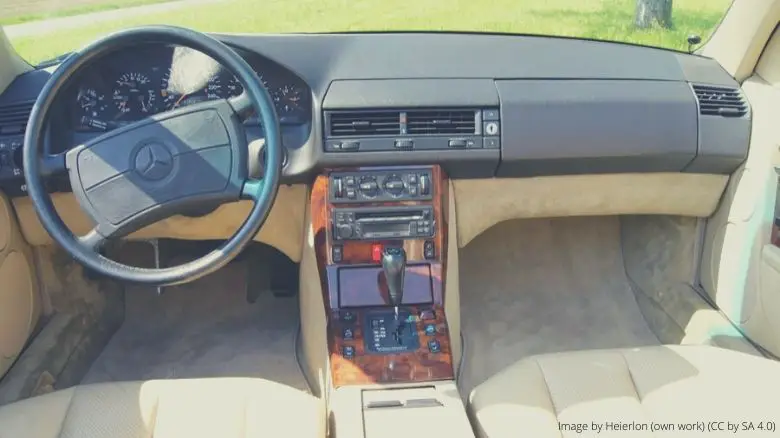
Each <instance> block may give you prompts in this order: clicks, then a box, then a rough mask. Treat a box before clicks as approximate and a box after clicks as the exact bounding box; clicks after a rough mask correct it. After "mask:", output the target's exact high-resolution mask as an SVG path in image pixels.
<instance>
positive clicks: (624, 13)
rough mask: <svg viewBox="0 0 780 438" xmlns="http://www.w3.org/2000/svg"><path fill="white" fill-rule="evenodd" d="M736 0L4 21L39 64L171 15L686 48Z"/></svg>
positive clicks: (35, 16)
mask: <svg viewBox="0 0 780 438" xmlns="http://www.w3.org/2000/svg"><path fill="white" fill-rule="evenodd" d="M730 4H731V0H413V1H409V0H176V1H165V0H46V1H32V0H27V1H24V0H5V1H0V24H2V25H3V26H4V28H5V32H6V34H7V36H8V38H9V39H10V41H11V43H12V45H13V46H14V47H15V48H16V50H17V51H18V52H19V54H20V55H21V56H22V57H23V58H25V59H26V60H28V61H29V62H30V63H32V64H36V63H39V62H41V61H43V60H47V59H51V58H55V57H57V56H60V55H62V54H64V53H67V52H70V51H73V50H76V49H78V48H79V47H81V46H83V45H85V44H86V43H88V42H90V41H92V40H94V39H96V38H98V37H100V36H103V35H106V34H107V33H110V32H112V31H115V30H118V29H123V28H127V27H131V26H137V25H144V24H173V25H179V26H185V27H189V28H193V29H196V30H200V31H205V32H223V33H297V32H352V31H401V30H403V31H412V30H413V31H477V32H504V33H519V34H520V33H522V34H539V35H553V36H568V37H577V38H588V39H597V40H608V41H619V42H628V43H635V44H642V45H648V46H655V47H662V48H667V49H672V50H680V51H687V50H689V49H690V45H689V43H688V41H687V39H688V36H689V35H698V36H700V37H701V40H702V41H706V39H707V38H708V37H709V35H710V34H711V33H712V31H713V30H714V29H715V27H716V26H717V25H718V23H719V22H720V20H721V18H722V17H723V15H724V14H725V13H726V10H727V9H728V7H729V5H730Z"/></svg>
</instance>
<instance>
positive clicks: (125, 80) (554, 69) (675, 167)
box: [0, 32, 752, 196]
mask: <svg viewBox="0 0 780 438" xmlns="http://www.w3.org/2000/svg"><path fill="white" fill-rule="evenodd" d="M214 36H215V37H216V38H218V39H220V40H221V41H222V42H224V43H226V44H228V45H230V46H231V47H233V48H234V49H235V50H237V52H238V53H239V54H240V55H241V56H242V57H244V59H246V60H247V62H248V63H249V64H250V65H251V66H252V67H253V68H254V69H255V71H256V72H257V74H258V80H261V81H262V82H263V83H264V84H265V85H266V87H267V88H268V90H269V92H270V94H271V97H272V98H273V100H274V102H275V105H276V110H277V113H278V115H279V117H280V121H281V124H282V143H283V145H284V148H285V151H284V152H285V166H284V169H283V176H282V182H284V183H287V184H294V183H310V182H311V181H313V179H314V177H315V176H316V175H317V174H318V173H319V172H321V171H322V170H323V169H332V168H343V167H359V166H388V165H412V164H425V165H431V164H438V165H441V166H442V168H443V170H445V171H446V172H447V174H448V175H450V177H452V178H454V179H463V178H493V177H513V178H517V177H528V176H553V175H576V174H594V173H602V174H604V173H608V174H619V173H636V172H639V173H645V172H682V173H703V174H706V173H709V174H720V175H727V174H730V173H731V172H733V171H734V170H735V169H737V168H738V167H739V165H740V164H741V163H742V162H743V161H744V159H745V157H746V156H747V149H748V143H749V139H750V131H751V120H752V115H751V112H750V104H749V102H747V100H746V99H745V97H744V96H743V95H742V92H741V90H740V88H739V84H737V83H736V82H735V81H734V79H733V78H731V77H730V76H729V75H728V74H727V73H726V72H725V71H724V70H723V69H722V68H721V66H720V65H718V64H717V62H715V61H713V60H711V59H707V58H703V57H700V56H697V55H692V54H686V53H678V52H673V51H668V50H662V49H655V48H649V47H640V46H633V45H628V44H619V43H610V42H600V41H588V40H577V39H570V38H553V37H542V36H527V35H505V34H469V33H444V32H437V33H419V32H418V33H411V32H410V33H348V34H290V35H261V34H257V35H214ZM551 54H554V56H551ZM48 75H49V72H48V71H47V70H45V69H40V70H34V71H31V72H28V73H26V74H24V75H22V76H20V77H19V78H17V79H16V81H14V83H13V84H11V86H10V87H9V88H8V89H7V90H6V91H5V92H4V93H3V94H2V95H0V187H2V189H3V190H5V191H6V192H7V193H9V194H11V195H12V196H19V195H23V194H24V193H23V190H18V189H19V185H20V184H23V175H21V166H20V163H18V162H17V161H18V159H12V158H11V157H19V156H20V155H21V154H20V153H18V152H17V151H18V148H19V147H20V145H21V138H22V133H23V129H24V121H25V120H26V117H27V116H28V115H29V111H30V108H31V106H32V102H34V100H35V99H36V98H37V96H38V94H39V92H40V90H41V89H42V88H43V85H44V84H45V82H46V80H47V78H48ZM241 89H242V86H241V84H240V83H238V81H236V78H235V77H234V76H233V75H232V74H231V73H230V72H227V71H225V70H224V69H223V68H222V67H221V66H219V65H218V64H216V63H215V62H214V61H213V60H212V59H210V58H208V57H206V56H204V55H202V54H200V53H197V52H193V51H192V50H189V49H185V48H180V47H167V46H136V47H131V48H127V49H125V50H123V51H121V52H118V53H115V54H113V55H109V56H108V57H106V58H104V59H102V60H99V61H98V62H97V63H95V64H92V65H91V66H89V67H87V70H85V71H84V72H83V73H82V76H81V77H80V78H79V79H78V80H77V81H76V82H75V83H74V85H73V87H72V88H71V89H70V90H68V92H67V94H63V99H62V102H58V103H57V106H56V107H55V109H54V113H53V114H52V120H51V127H50V134H51V135H50V137H51V138H53V139H56V141H51V142H50V144H48V143H47V145H45V148H48V151H49V152H54V153H56V152H61V151H63V150H65V149H67V148H69V147H73V146H75V145H78V144H80V143H83V142H86V141H89V140H90V139H92V138H94V137H96V136H100V135H103V134H105V133H106V132H108V131H111V130H112V129H116V128H119V127H121V126H123V125H125V124H128V123H132V122H134V121H137V120H140V119H143V118H144V117H147V116H149V115H152V114H157V113H160V112H164V111H167V110H170V109H173V108H179V107H181V106H186V105H190V104H193V103H196V102H200V101H203V100H208V99H222V98H226V97H230V96H234V95H236V94H238V93H240V92H241ZM9 121H10V122H9ZM13 123H16V125H13ZM9 126H10V127H9ZM245 130H246V133H247V138H248V140H249V141H250V142H253V141H255V140H262V137H263V133H262V128H261V127H260V126H259V124H258V123H257V121H256V120H250V121H248V122H247V123H246V124H245ZM4 147H5V148H7V150H4V149H3V148H4ZM14 188H16V189H17V190H15V191H14ZM56 190H67V188H61V187H58V188H56Z"/></svg>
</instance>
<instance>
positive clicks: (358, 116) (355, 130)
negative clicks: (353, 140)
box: [330, 111, 401, 137]
mask: <svg viewBox="0 0 780 438" xmlns="http://www.w3.org/2000/svg"><path fill="white" fill-rule="evenodd" d="M400 133H401V113H400V112H399V111H339V112H332V113H330V135H331V136H334V137H336V136H345V137H348V136H374V135H398V134H400Z"/></svg>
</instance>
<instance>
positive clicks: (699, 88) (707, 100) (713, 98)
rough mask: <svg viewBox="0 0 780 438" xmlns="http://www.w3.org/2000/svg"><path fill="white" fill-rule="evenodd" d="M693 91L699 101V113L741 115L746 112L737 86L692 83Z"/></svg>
mask: <svg viewBox="0 0 780 438" xmlns="http://www.w3.org/2000/svg"><path fill="white" fill-rule="evenodd" d="M693 92H694V93H696V99H697V100H698V101H699V113H700V114H702V115H704V116H721V117H742V116H744V115H745V114H747V112H748V106H747V102H745V98H744V97H743V96H742V93H741V92H740V91H739V89H738V88H731V87H716V86H711V85H694V86H693Z"/></svg>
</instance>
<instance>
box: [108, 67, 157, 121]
mask: <svg viewBox="0 0 780 438" xmlns="http://www.w3.org/2000/svg"><path fill="white" fill-rule="evenodd" d="M155 94H156V93H155V90H154V87H153V86H152V81H151V80H149V77H148V76H146V75H144V74H141V73H124V74H123V75H122V76H120V77H119V79H118V80H117V81H116V87H115V88H114V94H113V96H112V100H113V101H114V105H116V107H117V109H118V110H119V113H120V116H121V115H125V114H126V115H139V114H140V115H146V114H153V113H154V112H155V111H154V103H155Z"/></svg>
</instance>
